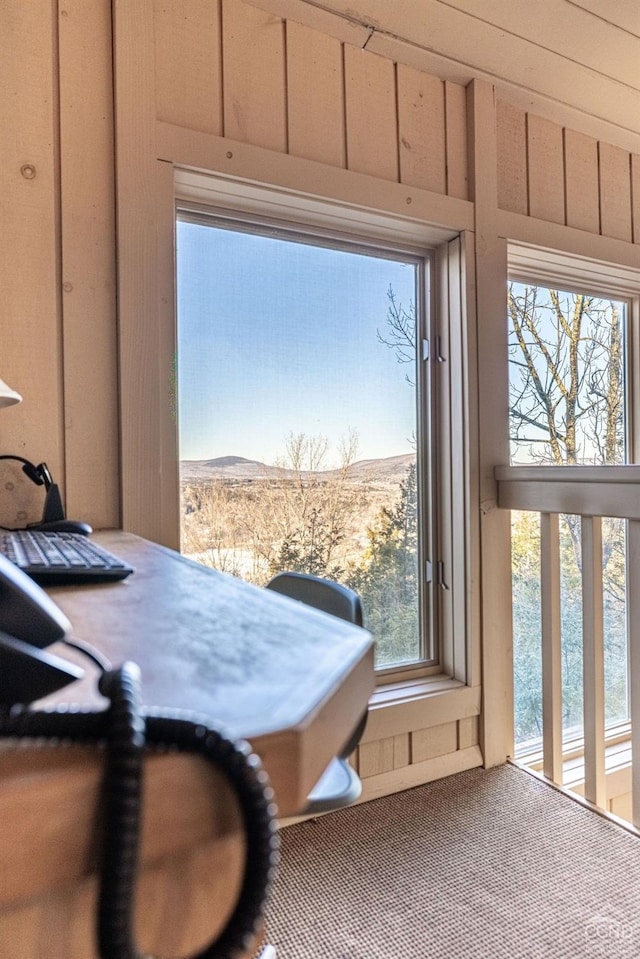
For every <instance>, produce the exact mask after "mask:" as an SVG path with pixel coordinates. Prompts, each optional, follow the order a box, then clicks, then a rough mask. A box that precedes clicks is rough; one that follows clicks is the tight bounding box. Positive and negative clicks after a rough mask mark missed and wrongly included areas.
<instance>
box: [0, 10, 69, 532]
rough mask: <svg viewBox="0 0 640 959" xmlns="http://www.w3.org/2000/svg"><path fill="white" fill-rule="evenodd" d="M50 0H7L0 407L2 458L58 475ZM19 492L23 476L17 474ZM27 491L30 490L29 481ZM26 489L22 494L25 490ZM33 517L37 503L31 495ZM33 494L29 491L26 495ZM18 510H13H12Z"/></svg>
mask: <svg viewBox="0 0 640 959" xmlns="http://www.w3.org/2000/svg"><path fill="white" fill-rule="evenodd" d="M54 7H55V5H54V4H52V3H51V2H50V0H35V2H33V3H24V2H23V0H7V2H5V3H4V4H3V7H2V29H1V30H0V64H1V65H2V66H1V70H2V90H3V98H4V100H3V102H4V109H3V110H2V111H1V112H0V144H2V148H1V152H0V187H1V189H0V222H1V223H2V230H1V231H0V262H1V263H2V318H1V320H0V323H1V329H2V355H1V358H0V376H1V377H2V378H3V379H4V380H6V381H7V382H8V383H9V385H10V386H12V387H13V389H14V390H17V391H18V392H19V393H21V394H22V396H23V398H24V402H23V403H22V404H20V405H19V406H15V407H11V408H10V409H7V410H3V411H2V414H1V415H2V427H1V428H2V452H3V453H18V454H21V455H22V456H26V457H28V458H29V459H31V460H34V461H35V462H37V463H38V462H40V461H41V460H46V461H47V462H48V464H49V466H50V468H51V471H52V473H53V475H54V476H55V477H61V476H62V475H63V472H62V471H63V407H62V396H63V394H62V355H61V325H60V315H59V314H60V303H59V298H60V289H59V278H58V274H59V246H58V228H59V222H58V215H57V206H58V201H59V181H58V173H57V163H58V138H57V132H56V130H57V121H58V117H57V112H56V110H55V104H56V101H57V91H56V90H55V89H54V78H55V70H56V63H55V60H54V50H55V37H56V34H57V24H56V22H55V19H54ZM20 477H21V478H20V480H19V484H17V485H16V488H15V492H16V493H17V494H18V495H20V491H21V490H22V488H23V486H24V482H25V477H24V476H22V474H20ZM28 485H31V484H28ZM13 492H14V491H12V490H6V489H4V488H3V490H2V500H1V502H0V507H1V510H0V522H2V523H5V524H6V525H9V526H11V525H16V524H14V518H15V513H16V504H15V503H14V502H13V495H12V494H13ZM30 492H31V491H30ZM35 492H36V496H35V497H33V501H34V503H35V504H36V509H37V512H36V514H35V515H30V516H26V517H22V522H18V523H17V525H24V522H25V520H30V521H36V520H38V519H39V518H40V515H41V509H42V497H41V495H40V496H38V495H37V493H38V492H39V491H37V490H36V491H35ZM31 495H32V496H33V494H31ZM18 512H20V510H18Z"/></svg>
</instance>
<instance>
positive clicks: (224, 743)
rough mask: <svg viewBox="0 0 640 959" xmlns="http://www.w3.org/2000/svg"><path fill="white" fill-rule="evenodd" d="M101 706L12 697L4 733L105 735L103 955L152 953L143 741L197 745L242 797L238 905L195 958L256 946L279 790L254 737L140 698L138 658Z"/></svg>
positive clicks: (106, 682) (105, 684) (122, 958)
mask: <svg viewBox="0 0 640 959" xmlns="http://www.w3.org/2000/svg"><path fill="white" fill-rule="evenodd" d="M99 688H100V691H101V692H102V693H103V695H105V696H107V698H108V699H109V700H110V706H109V708H108V709H107V710H106V711H103V712H75V711H69V710H65V709H64V708H61V709H52V710H43V711H31V710H29V709H28V708H25V707H21V706H14V707H12V708H11V709H10V710H8V711H6V712H2V713H0V735H2V736H8V737H12V738H24V737H29V738H36V739H41V738H43V737H46V738H48V739H51V738H53V739H60V740H71V741H74V742H85V743H91V742H101V741H104V742H105V743H106V749H107V766H106V828H105V843H104V854H103V864H102V874H101V882H100V893H99V905H98V930H97V934H98V946H99V954H100V957H101V959H150V957H148V956H144V955H143V954H142V953H141V952H140V951H139V950H138V949H137V947H136V946H135V943H134V942H133V932H132V912H133V901H134V891H135V881H136V874H137V865H138V845H139V828H140V799H141V789H142V769H143V757H144V750H145V747H146V746H148V745H153V746H155V747H158V748H161V749H162V748H164V749H176V750H178V751H179V752H189V753H196V754H198V755H200V756H202V757H203V758H204V759H206V760H208V761H209V762H211V763H213V765H215V766H217V767H219V768H221V769H222V771H223V772H224V773H225V775H226V776H227V777H228V779H229V781H230V783H231V785H232V787H233V789H234V791H235V793H236V796H237V800H238V803H239V806H240V810H241V814H242V819H243V825H244V828H245V835H246V864H245V870H244V876H243V880H242V886H241V890H240V895H239V898H238V902H237V903H236V907H235V909H234V911H233V914H232V915H231V916H230V918H229V920H228V922H227V924H226V926H225V928H224V929H223V930H222V933H221V934H220V935H219V936H218V938H217V939H216V940H215V941H214V942H212V943H210V944H209V945H208V946H206V947H205V948H204V949H203V950H202V951H201V952H199V953H197V955H196V956H194V957H193V959H233V957H235V956H236V955H239V954H241V953H242V952H244V951H246V949H248V948H249V946H250V944H251V942H252V939H253V937H254V935H255V934H256V932H257V929H258V923H259V920H260V919H261V917H262V915H263V910H264V905H265V902H266V899H267V896H268V893H269V890H270V887H271V883H272V881H273V876H274V871H275V865H276V862H277V848H278V838H277V833H276V825H275V818H274V816H275V805H274V800H273V790H272V789H271V787H270V785H269V783H268V778H267V775H266V773H265V772H264V770H263V769H262V766H261V764H260V760H259V759H258V757H257V756H256V755H255V754H253V753H252V752H251V748H250V747H249V745H248V743H245V742H240V743H237V742H235V743H234V742H232V741H231V740H230V739H227V738H225V737H224V736H223V735H221V734H220V733H219V732H216V731H215V730H212V729H210V728H208V727H207V726H206V724H204V723H202V722H199V721H198V720H195V721H193V720H191V719H185V718H182V717H180V716H179V715H173V714H167V715H159V714H155V713H150V712H146V711H144V710H142V709H141V708H140V705H139V703H140V672H139V669H138V667H137V666H136V665H135V664H133V663H124V664H123V665H122V666H120V667H119V668H118V669H115V670H110V671H108V672H105V673H103V675H102V677H101V679H100V683H99Z"/></svg>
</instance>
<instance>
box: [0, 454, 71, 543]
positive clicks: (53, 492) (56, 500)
mask: <svg viewBox="0 0 640 959" xmlns="http://www.w3.org/2000/svg"><path fill="white" fill-rule="evenodd" d="M0 460H14V461H15V462H17V463H22V472H23V473H24V474H25V476H28V477H29V479H30V480H31V482H32V483H35V484H36V486H44V489H45V496H44V508H43V512H42V519H41V520H40V521H39V522H38V523H32V524H30V525H31V526H32V527H33V528H34V529H35V528H38V527H40V526H42V525H44V524H45V523H58V522H60V521H61V520H64V519H65V514H64V506H63V505H62V497H61V496H60V489H59V487H58V486H57V484H56V483H54V482H53V478H52V476H51V473H50V472H49V467H48V466H47V464H46V463H38V465H37V466H36V465H35V464H34V463H32V462H31V461H30V460H27V459H25V458H24V456H17V455H14V454H5V455H3V456H0Z"/></svg>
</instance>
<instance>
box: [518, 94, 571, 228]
mask: <svg viewBox="0 0 640 959" xmlns="http://www.w3.org/2000/svg"><path fill="white" fill-rule="evenodd" d="M563 154H564V151H563V143H562V127H560V126H558V124H557V123H552V122H551V121H550V120H545V118H544V117H538V116H535V114H532V113H530V114H528V117H527V157H528V173H529V214H530V216H535V217H539V218H540V219H541V220H551V222H552V223H564V222H565V210H564V160H563Z"/></svg>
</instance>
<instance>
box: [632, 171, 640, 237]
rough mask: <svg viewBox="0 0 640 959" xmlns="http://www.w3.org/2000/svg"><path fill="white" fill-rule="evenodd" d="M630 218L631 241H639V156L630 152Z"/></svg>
mask: <svg viewBox="0 0 640 959" xmlns="http://www.w3.org/2000/svg"><path fill="white" fill-rule="evenodd" d="M631 206H632V209H631V219H632V227H633V242H634V243H640V156H638V154H637V153H632V154H631Z"/></svg>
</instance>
